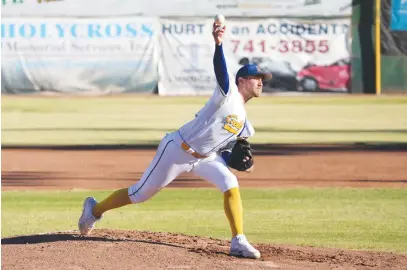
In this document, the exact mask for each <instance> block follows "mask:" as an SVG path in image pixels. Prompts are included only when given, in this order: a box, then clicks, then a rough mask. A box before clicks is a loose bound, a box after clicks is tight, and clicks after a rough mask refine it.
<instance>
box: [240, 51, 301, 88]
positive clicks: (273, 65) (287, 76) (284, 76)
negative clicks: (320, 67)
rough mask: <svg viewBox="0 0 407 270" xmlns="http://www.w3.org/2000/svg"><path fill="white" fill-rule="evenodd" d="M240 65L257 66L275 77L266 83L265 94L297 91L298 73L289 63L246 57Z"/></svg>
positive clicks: (241, 60)
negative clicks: (278, 91)
mask: <svg viewBox="0 0 407 270" xmlns="http://www.w3.org/2000/svg"><path fill="white" fill-rule="evenodd" d="M239 64H240V65H246V64H256V65H258V66H259V68H260V69H261V70H264V71H266V72H270V73H271V74H272V75H273V78H272V79H271V80H270V81H266V82H264V90H263V91H264V92H272V91H273V90H287V91H296V90H297V79H296V75H297V73H296V72H295V71H294V69H293V68H292V67H291V65H290V63H289V62H286V61H278V60H272V59H270V58H264V57H253V58H252V59H249V58H247V57H244V58H242V59H240V61H239Z"/></svg>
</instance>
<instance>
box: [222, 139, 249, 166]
mask: <svg viewBox="0 0 407 270" xmlns="http://www.w3.org/2000/svg"><path fill="white" fill-rule="evenodd" d="M228 166H229V167H231V168H233V169H235V170H238V171H246V170H248V169H250V168H251V167H252V166H253V155H252V150H251V147H250V143H249V142H248V141H247V140H245V139H238V140H237V141H236V143H235V145H234V146H233V148H232V152H231V153H230V156H229V160H228Z"/></svg>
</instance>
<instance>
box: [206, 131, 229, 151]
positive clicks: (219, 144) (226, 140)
mask: <svg viewBox="0 0 407 270" xmlns="http://www.w3.org/2000/svg"><path fill="white" fill-rule="evenodd" d="M233 136H235V134H232V135H230V137H229V138H226V139H225V140H224V141H223V142H221V143H220V144H218V145H217V146H215V147H214V148H212V150H209V151H208V152H206V153H205V154H203V155H204V156H208V155H209V154H210V153H212V152H213V150H215V149H216V148H218V147H219V145H222V144H224V143H225V142H226V141H227V140H229V139H230V138H232V137H233ZM218 150H219V149H218Z"/></svg>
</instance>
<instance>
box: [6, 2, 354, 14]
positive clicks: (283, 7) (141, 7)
mask: <svg viewBox="0 0 407 270" xmlns="http://www.w3.org/2000/svg"><path fill="white" fill-rule="evenodd" d="M351 3H352V0H336V1H332V0H209V1H196V0H166V1H163V0H86V1H84V0H2V16H3V17H35V16H36V17H77V16H81V17H85V16H88V17H89V16H91V17H111V16H159V17H165V16H177V17H185V16H187V17H189V16H199V17H206V16H209V17H213V16H214V15H215V14H218V13H222V14H224V15H225V16H227V17H248V16H250V17H272V16H285V17H287V16H295V17H304V16H318V17H332V16H336V17H338V16H350V15H351V13H352V4H351Z"/></svg>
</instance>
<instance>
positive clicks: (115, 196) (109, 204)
mask: <svg viewBox="0 0 407 270" xmlns="http://www.w3.org/2000/svg"><path fill="white" fill-rule="evenodd" d="M131 203H132V202H131V201H130V198H129V195H128V188H123V189H119V190H116V191H115V192H113V193H112V194H111V195H110V196H109V197H107V198H106V199H104V200H103V201H101V202H100V203H98V204H96V205H95V207H94V208H93V210H92V214H93V216H94V217H97V218H99V217H101V216H102V214H103V213H104V212H106V211H108V210H111V209H114V208H119V207H122V206H125V205H128V204H131Z"/></svg>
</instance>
